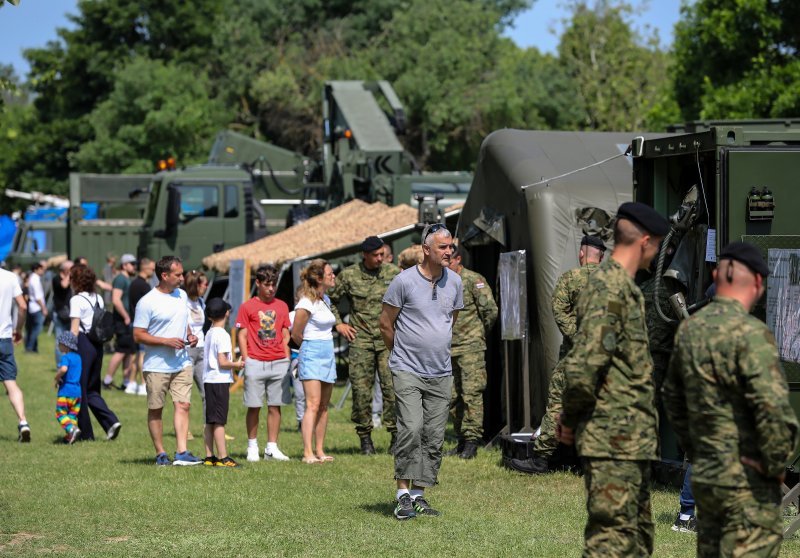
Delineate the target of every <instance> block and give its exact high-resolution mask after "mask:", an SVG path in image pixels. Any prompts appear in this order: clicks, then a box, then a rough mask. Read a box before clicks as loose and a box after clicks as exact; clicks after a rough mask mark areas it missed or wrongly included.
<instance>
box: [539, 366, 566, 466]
mask: <svg viewBox="0 0 800 558" xmlns="http://www.w3.org/2000/svg"><path fill="white" fill-rule="evenodd" d="M563 394H564V367H563V366H561V363H560V362H559V363H558V364H556V367H555V368H554V369H553V374H552V375H551V376H550V386H549V388H548V390H547V408H546V409H545V411H544V416H542V423H541V424H540V425H539V435H538V436H537V437H536V439H535V440H534V441H533V449H534V451H535V452H536V454H537V455H540V456H542V457H546V458H550V456H552V455H553V453H554V452H555V451H556V448H557V447H558V440H557V439H556V421H557V420H558V415H560V414H561V410H562V405H561V398H562V397H563Z"/></svg>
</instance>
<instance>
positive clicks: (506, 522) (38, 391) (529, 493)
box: [0, 335, 800, 558]
mask: <svg viewBox="0 0 800 558" xmlns="http://www.w3.org/2000/svg"><path fill="white" fill-rule="evenodd" d="M39 344H40V350H41V353H40V354H39V355H25V354H24V353H21V352H19V353H18V354H17V359H18V364H19V367H20V370H21V373H20V377H19V383H20V385H21V387H22V388H23V390H24V392H25V403H26V410H27V415H28V420H29V422H30V424H31V427H32V429H33V439H32V443H31V444H28V445H22V444H19V443H18V442H17V437H16V426H15V425H16V421H15V416H14V414H13V411H12V410H11V407H10V405H8V403H7V402H2V404H0V455H2V459H1V460H0V461H1V462H2V474H0V479H1V481H0V555H4V556H39V555H42V554H59V555H62V556H86V555H88V556H143V555H156V556H189V555H196V556H402V555H412V554H413V555H417V556H420V555H422V556H535V557H539V556H543V557H549V556H553V557H559V558H560V557H567V556H578V555H580V551H581V544H582V530H583V524H584V521H585V512H584V490H583V483H582V479H580V478H579V477H576V476H574V475H571V474H567V473H560V474H552V475H547V476H544V477H529V476H524V475H518V474H515V473H512V472H510V471H508V470H505V469H504V468H502V467H501V466H500V454H499V453H497V452H496V451H488V452H481V453H480V454H479V456H478V458H477V459H475V460H473V461H470V462H464V461H461V460H459V459H456V458H446V459H445V461H444V463H443V465H442V470H441V473H440V476H439V479H440V482H441V484H440V485H439V486H438V487H436V488H434V489H432V490H430V492H429V496H430V501H431V502H432V503H433V504H434V505H435V506H436V507H437V508H439V509H441V511H442V512H443V515H442V516H441V517H439V518H417V519H414V520H411V521H407V522H402V523H401V522H398V521H396V520H395V519H394V518H393V517H392V515H391V511H392V508H393V501H392V500H393V497H394V482H393V480H392V459H391V457H390V456H388V455H387V454H386V447H387V446H388V441H389V440H388V438H389V437H388V434H387V433H386V431H385V430H382V429H381V430H378V431H377V432H376V433H375V435H374V439H375V442H376V445H377V446H378V449H379V452H380V454H379V455H377V456H375V457H363V456H361V455H359V454H358V447H357V446H358V439H357V437H356V435H355V433H354V431H353V429H352V427H351V425H350V422H349V407H350V404H349V401H348V402H347V404H346V405H345V408H344V409H343V410H341V411H336V410H333V411H332V414H331V424H330V427H329V438H328V440H329V443H328V448H329V453H331V454H332V455H335V456H336V461H335V462H333V463H329V464H325V465H304V464H303V463H301V462H300V460H299V457H300V456H301V454H302V442H301V440H300V435H299V434H298V433H297V432H296V429H295V423H294V412H293V411H294V410H293V408H288V407H287V408H286V409H285V412H284V421H283V429H282V432H281V437H280V440H279V442H280V446H281V449H283V451H284V452H285V453H287V454H288V455H290V456H291V457H292V458H293V460H292V461H291V462H288V463H276V462H263V461H262V462H259V463H247V462H245V459H244V453H245V447H246V436H245V430H244V408H243V407H242V405H241V403H240V399H239V397H238V396H234V397H233V399H232V401H231V415H230V421H229V432H230V433H231V434H232V435H234V436H235V437H236V440H235V441H233V442H231V454H232V455H233V456H234V457H235V458H237V459H239V460H240V461H242V462H244V464H243V467H242V468H240V469H221V468H213V469H212V468H206V467H204V466H198V467H156V466H155V465H154V464H153V458H154V452H153V448H152V445H151V442H150V439H149V436H148V434H147V428H146V420H145V418H146V405H145V398H144V397H138V396H132V395H125V394H123V393H122V392H119V391H112V392H110V393H108V394H107V398H106V400H107V402H108V403H109V405H110V407H111V408H112V409H113V410H114V411H115V412H116V413H117V414H118V415H119V417H120V420H121V421H122V424H123V428H122V431H121V434H120V437H119V438H118V439H117V440H115V441H113V442H107V441H105V440H102V441H96V442H84V443H79V444H76V445H74V446H65V445H63V444H61V443H60V440H61V438H62V431H61V429H60V428H59V426H58V424H57V422H56V420H55V417H54V411H53V409H54V405H55V391H54V390H53V387H52V377H53V357H52V352H51V351H52V338H51V337H50V336H47V335H42V337H41V338H40V342H39ZM340 394H341V390H340V389H337V390H336V391H335V392H334V401H337V400H338V397H339V396H340ZM197 400H198V401H199V397H198V398H197ZM171 417H172V414H171V412H170V413H168V414H167V413H165V418H166V419H167V420H165V425H167V427H166V428H165V431H171V428H170V427H169V426H168V425H169V424H171V420H172V419H171ZM191 421H192V422H191V424H192V431H193V432H194V433H195V435H196V436H197V437H196V438H195V440H194V441H191V442H189V449H190V450H192V451H193V452H194V453H195V454H196V455H201V456H202V454H203V449H202V441H201V439H200V436H199V434H200V432H201V418H200V406H199V405H197V406H196V407H195V408H194V409H193V410H192V419H191ZM96 428H97V430H96V435H98V434H100V433H102V430H100V429H99V427H97V426H96ZM265 436H266V434H265V432H264V431H263V426H262V430H261V436H260V444H261V446H262V451H263V445H264V442H263V440H264V439H265ZM166 443H167V448H168V450H169V451H170V452H174V438H172V437H170V436H167V437H166ZM653 505H654V518H655V520H656V522H657V527H656V552H655V555H656V556H676V557H677V556H691V555H693V554H694V544H695V538H694V536H693V535H687V534H681V533H674V532H672V531H671V530H670V525H671V524H672V521H673V520H674V517H675V515H674V514H675V513H676V511H677V505H678V494H677V491H675V490H661V489H655V490H654V496H653ZM783 554H784V555H786V556H791V555H794V556H797V555H800V543H799V542H798V540H797V539H795V540H794V541H791V542H790V543H788V544H786V545H785V546H784V551H783Z"/></svg>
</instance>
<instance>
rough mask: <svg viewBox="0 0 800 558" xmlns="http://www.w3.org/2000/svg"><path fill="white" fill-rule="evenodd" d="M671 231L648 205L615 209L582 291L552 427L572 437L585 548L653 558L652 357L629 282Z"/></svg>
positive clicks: (567, 439) (640, 300)
mask: <svg viewBox="0 0 800 558" xmlns="http://www.w3.org/2000/svg"><path fill="white" fill-rule="evenodd" d="M668 231H669V225H668V223H667V221H666V219H664V218H663V217H661V216H660V215H659V214H658V213H656V212H655V210H653V209H652V208H651V207H648V206H646V205H644V204H641V203H633V202H628V203H624V204H622V205H621V206H620V207H619V210H618V211H617V222H616V224H615V226H614V244H615V247H614V253H613V254H612V255H611V258H609V259H608V260H606V261H605V262H603V263H602V264H600V268H599V269H598V270H597V271H596V272H595V273H594V274H592V278H591V281H590V283H589V285H588V286H587V287H586V288H585V289H584V291H583V292H582V293H581V295H580V297H579V298H578V306H577V310H576V314H577V323H578V329H577V332H576V334H575V336H574V337H573V343H574V345H573V348H572V350H570V352H569V353H568V354H567V356H566V357H565V358H564V359H563V360H562V361H561V365H562V366H563V368H564V382H565V386H564V395H563V408H564V410H563V412H562V414H561V416H560V418H559V424H558V426H557V434H558V438H559V441H560V442H561V443H564V444H567V445H571V444H573V443H576V445H577V450H578V455H579V456H580V457H581V458H582V462H583V470H584V479H585V483H586V494H587V500H586V509H587V512H588V519H587V522H586V528H585V530H584V540H585V543H584V549H583V556H585V557H587V556H603V557H614V556H650V555H651V554H652V552H653V535H654V529H653V520H652V513H651V508H650V461H652V460H655V459H658V415H657V413H656V406H655V386H654V383H653V361H652V359H651V358H650V352H649V350H648V346H647V326H646V325H645V310H644V297H643V296H642V293H641V291H640V290H639V288H638V287H637V286H636V284H635V283H634V281H633V277H634V275H635V274H636V272H637V270H640V269H647V268H648V266H649V265H650V262H651V261H652V259H653V258H654V257H655V255H656V253H657V252H658V245H659V242H660V241H661V238H662V237H663V236H664V235H666V233H667V232H668Z"/></svg>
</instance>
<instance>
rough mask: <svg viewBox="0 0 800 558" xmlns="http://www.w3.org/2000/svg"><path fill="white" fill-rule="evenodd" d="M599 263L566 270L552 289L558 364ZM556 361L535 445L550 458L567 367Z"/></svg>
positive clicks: (568, 346) (553, 449) (570, 340)
mask: <svg viewBox="0 0 800 558" xmlns="http://www.w3.org/2000/svg"><path fill="white" fill-rule="evenodd" d="M599 265H600V264H596V263H592V262H590V263H587V264H586V265H584V266H581V267H578V268H575V269H570V270H569V271H566V272H564V273H563V274H562V275H561V277H559V278H558V281H557V282H556V287H555V289H553V317H555V319H556V325H558V329H559V331H561V335H563V336H564V340H563V341H562V342H561V349H560V351H559V353H558V359H559V364H560V361H561V359H563V358H564V357H565V356H566V355H567V353H568V352H569V350H570V349H571V348H572V336H573V335H575V331H576V330H577V325H576V318H575V306H576V305H577V303H578V295H580V293H581V291H582V290H583V289H584V288H585V287H586V285H588V284H589V276H590V275H591V274H592V273H594V272H595V271H597V268H598V267H599ZM559 364H556V366H555V368H554V369H553V373H552V374H550V385H549V387H548V389H547V408H546V409H545V411H544V416H542V423H541V424H540V425H539V435H538V436H537V437H536V439H535V440H534V441H533V449H534V451H535V452H536V454H537V455H540V456H542V457H546V458H549V457H550V456H551V455H553V452H554V451H556V448H557V447H558V440H556V420H557V419H558V415H560V414H561V397H562V395H563V393H564V369H563V367H561V366H559Z"/></svg>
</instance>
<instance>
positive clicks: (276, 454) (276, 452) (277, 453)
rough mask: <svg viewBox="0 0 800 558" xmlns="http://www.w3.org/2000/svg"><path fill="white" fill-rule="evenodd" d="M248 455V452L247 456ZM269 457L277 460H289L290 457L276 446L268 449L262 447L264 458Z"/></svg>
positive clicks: (266, 459) (268, 458)
mask: <svg viewBox="0 0 800 558" xmlns="http://www.w3.org/2000/svg"><path fill="white" fill-rule="evenodd" d="M249 457H250V455H249V454H248V458H249ZM270 459H275V460H277V461H290V457H289V456H288V455H286V454H284V453H283V452H282V451H281V450H280V449H279V448H278V447H276V448H275V449H273V450H272V451H270V450H269V449H267V448H264V460H265V461H269V460H270Z"/></svg>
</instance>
